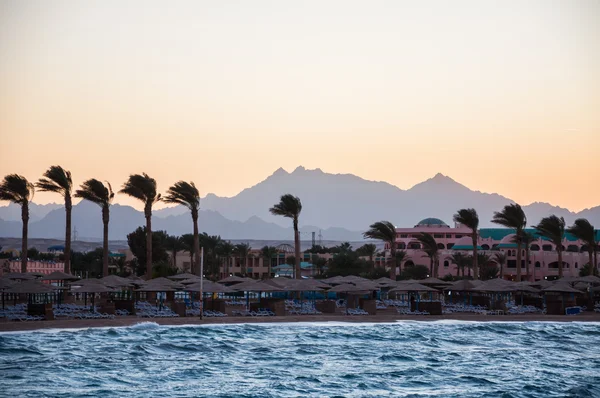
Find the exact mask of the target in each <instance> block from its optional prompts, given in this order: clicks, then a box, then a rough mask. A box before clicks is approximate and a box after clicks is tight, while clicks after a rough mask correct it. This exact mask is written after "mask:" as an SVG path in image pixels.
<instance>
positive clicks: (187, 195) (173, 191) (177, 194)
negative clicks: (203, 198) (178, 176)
mask: <svg viewBox="0 0 600 398" xmlns="http://www.w3.org/2000/svg"><path fill="white" fill-rule="evenodd" d="M162 201H163V202H165V203H173V204H178V205H183V206H185V207H187V208H188V209H190V210H191V211H197V210H198V209H200V192H198V188H196V186H195V185H194V183H193V182H186V181H178V182H176V183H175V185H173V186H172V187H170V188H169V189H168V190H167V193H166V194H165V196H164V197H163V198H162Z"/></svg>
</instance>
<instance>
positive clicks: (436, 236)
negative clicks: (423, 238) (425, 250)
mask: <svg viewBox="0 0 600 398" xmlns="http://www.w3.org/2000/svg"><path fill="white" fill-rule="evenodd" d="M433 237H434V238H437V239H441V238H443V237H444V234H433Z"/></svg>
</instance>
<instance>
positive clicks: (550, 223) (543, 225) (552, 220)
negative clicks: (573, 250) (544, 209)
mask: <svg viewBox="0 0 600 398" xmlns="http://www.w3.org/2000/svg"><path fill="white" fill-rule="evenodd" d="M533 228H535V230H536V231H537V233H538V234H540V235H542V236H544V237H546V238H548V239H550V241H551V242H552V243H553V244H555V245H556V246H560V245H562V241H563V239H564V236H565V219H564V218H563V217H558V216H556V215H554V214H553V215H551V216H549V217H544V218H542V219H541V220H540V222H539V224H538V225H535V226H534V227H533Z"/></svg>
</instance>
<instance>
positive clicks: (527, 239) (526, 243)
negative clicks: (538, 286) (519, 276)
mask: <svg viewBox="0 0 600 398" xmlns="http://www.w3.org/2000/svg"><path fill="white" fill-rule="evenodd" d="M511 241H512V242H513V243H517V244H519V243H520V244H521V245H522V246H523V247H525V274H526V275H527V277H528V278H529V256H530V254H531V244H532V243H533V242H535V236H533V235H532V234H530V233H529V232H527V231H525V230H523V231H522V232H521V235H515V236H513V238H512V239H511ZM533 271H534V273H535V266H534V267H533ZM533 279H535V275H534V278H533Z"/></svg>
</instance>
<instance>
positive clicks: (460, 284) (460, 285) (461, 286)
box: [444, 279, 475, 292]
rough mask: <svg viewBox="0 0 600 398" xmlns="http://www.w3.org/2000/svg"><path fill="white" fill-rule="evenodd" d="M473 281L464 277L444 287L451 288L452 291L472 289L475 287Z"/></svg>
mask: <svg viewBox="0 0 600 398" xmlns="http://www.w3.org/2000/svg"><path fill="white" fill-rule="evenodd" d="M471 282H472V281H469V280H466V279H462V280H460V281H456V282H454V283H453V284H452V285H450V286H448V287H446V288H444V290H451V291H455V292H467V291H471V290H473V289H474V288H475V285H474V284H473V283H471Z"/></svg>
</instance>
